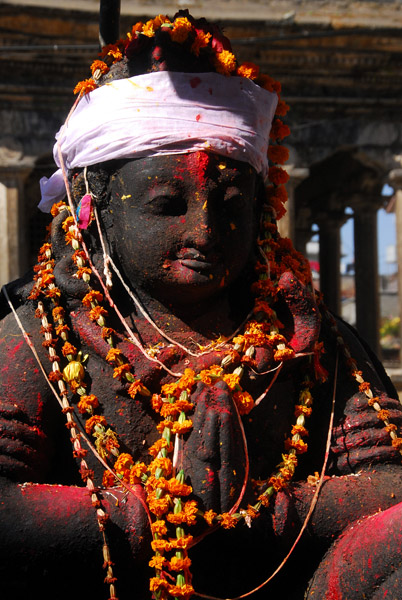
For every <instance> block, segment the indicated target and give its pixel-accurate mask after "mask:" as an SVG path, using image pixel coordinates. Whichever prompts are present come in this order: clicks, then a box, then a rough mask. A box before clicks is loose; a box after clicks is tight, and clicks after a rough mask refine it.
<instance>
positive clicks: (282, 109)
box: [275, 100, 290, 117]
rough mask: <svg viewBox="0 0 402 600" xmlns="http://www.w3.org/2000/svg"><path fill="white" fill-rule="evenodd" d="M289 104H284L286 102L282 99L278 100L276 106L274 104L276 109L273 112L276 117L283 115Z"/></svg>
mask: <svg viewBox="0 0 402 600" xmlns="http://www.w3.org/2000/svg"><path fill="white" fill-rule="evenodd" d="M289 108H290V106H289V104H286V102H285V101H284V100H279V102H278V104H277V106H276V111H275V114H276V116H277V117H284V116H285V115H286V114H287V112H288V111H289Z"/></svg>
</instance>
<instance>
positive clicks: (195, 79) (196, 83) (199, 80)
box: [190, 77, 201, 88]
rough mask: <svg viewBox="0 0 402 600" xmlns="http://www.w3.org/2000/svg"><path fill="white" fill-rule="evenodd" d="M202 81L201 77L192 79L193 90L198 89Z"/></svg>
mask: <svg viewBox="0 0 402 600" xmlns="http://www.w3.org/2000/svg"><path fill="white" fill-rule="evenodd" d="M200 83H201V79H200V78H199V77H193V78H192V79H190V85H191V87H192V88H196V87H198V86H199V85H200Z"/></svg>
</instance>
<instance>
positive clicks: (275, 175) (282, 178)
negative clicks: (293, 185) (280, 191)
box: [268, 166, 289, 185]
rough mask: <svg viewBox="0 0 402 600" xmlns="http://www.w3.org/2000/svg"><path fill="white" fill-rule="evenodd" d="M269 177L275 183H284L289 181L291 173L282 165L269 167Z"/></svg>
mask: <svg viewBox="0 0 402 600" xmlns="http://www.w3.org/2000/svg"><path fill="white" fill-rule="evenodd" d="M268 179H269V180H270V181H271V183H273V184H275V185H284V184H285V183H287V182H288V181H289V175H288V173H286V171H285V170H284V169H282V167H275V166H274V167H269V169H268Z"/></svg>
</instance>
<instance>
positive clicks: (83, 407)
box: [77, 394, 99, 415]
mask: <svg viewBox="0 0 402 600" xmlns="http://www.w3.org/2000/svg"><path fill="white" fill-rule="evenodd" d="M98 406H99V400H98V398H97V397H96V396H95V395H94V394H89V395H87V396H81V399H80V401H79V402H78V404H77V407H78V411H79V412H80V413H81V414H82V415H83V414H85V413H86V412H89V413H91V412H92V411H93V409H94V408H98Z"/></svg>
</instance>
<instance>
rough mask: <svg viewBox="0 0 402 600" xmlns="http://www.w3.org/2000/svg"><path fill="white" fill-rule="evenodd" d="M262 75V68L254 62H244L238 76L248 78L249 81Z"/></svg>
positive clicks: (239, 68)
mask: <svg viewBox="0 0 402 600" xmlns="http://www.w3.org/2000/svg"><path fill="white" fill-rule="evenodd" d="M259 73H260V67H258V66H257V65H255V64H254V63H252V62H244V63H242V64H241V65H240V66H239V67H238V69H237V75H240V77H247V78H248V79H257V77H258V75H259Z"/></svg>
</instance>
